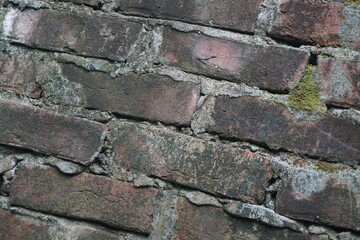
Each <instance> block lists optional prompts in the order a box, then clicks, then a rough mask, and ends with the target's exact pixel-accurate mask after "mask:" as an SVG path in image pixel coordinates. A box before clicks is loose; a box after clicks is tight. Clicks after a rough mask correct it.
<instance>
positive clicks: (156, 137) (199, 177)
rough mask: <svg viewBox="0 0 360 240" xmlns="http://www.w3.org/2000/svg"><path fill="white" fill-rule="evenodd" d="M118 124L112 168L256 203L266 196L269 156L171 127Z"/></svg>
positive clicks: (269, 170) (268, 179)
mask: <svg viewBox="0 0 360 240" xmlns="http://www.w3.org/2000/svg"><path fill="white" fill-rule="evenodd" d="M114 124H115V126H116V127H115V126H114V128H113V130H112V131H117V133H116V140H115V143H114V144H115V147H114V150H115V153H116V156H115V160H114V163H113V164H115V165H116V166H114V167H119V166H120V167H123V168H125V169H130V170H134V171H138V172H142V173H145V174H148V175H153V176H156V177H159V178H163V179H165V180H168V181H171V182H176V183H179V184H182V185H184V186H188V187H192V188H197V189H200V190H203V191H206V192H209V193H212V194H217V195H221V196H227V197H230V198H236V199H242V200H244V201H248V202H252V203H254V202H258V203H259V202H262V201H263V200H264V197H265V188H266V187H267V186H268V184H269V181H270V179H271V177H272V174H273V172H272V169H271V167H270V164H269V161H268V160H269V159H267V158H265V157H263V156H260V155H256V154H254V153H251V152H250V151H243V150H239V149H235V148H232V147H228V146H225V145H222V144H216V143H213V142H206V141H203V140H199V139H196V138H193V137H189V136H187V135H184V134H179V133H176V132H172V131H168V130H162V129H157V128H154V127H149V126H142V125H136V124H129V123H114ZM115 129H116V130H115Z"/></svg>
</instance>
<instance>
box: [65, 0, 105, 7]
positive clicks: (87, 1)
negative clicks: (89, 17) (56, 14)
mask: <svg viewBox="0 0 360 240" xmlns="http://www.w3.org/2000/svg"><path fill="white" fill-rule="evenodd" d="M59 1H60V2H71V3H74V4H77V5H87V6H91V7H94V8H99V7H100V5H101V3H102V2H103V1H102V0H59Z"/></svg>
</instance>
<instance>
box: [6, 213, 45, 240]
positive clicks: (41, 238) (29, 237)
mask: <svg viewBox="0 0 360 240" xmlns="http://www.w3.org/2000/svg"><path fill="white" fill-rule="evenodd" d="M0 223H1V224H0V239H1V240H19V239H21V240H48V239H51V234H50V227H49V226H48V225H46V224H44V223H41V222H39V221H36V220H33V219H29V218H25V217H20V216H17V215H14V214H12V213H11V212H10V211H6V210H2V209H0Z"/></svg>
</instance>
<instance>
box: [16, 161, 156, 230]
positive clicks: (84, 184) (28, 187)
mask: <svg viewBox="0 0 360 240" xmlns="http://www.w3.org/2000/svg"><path fill="white" fill-rule="evenodd" d="M59 196H61V197H59ZM159 201H160V192H159V191H158V190H156V189H153V188H135V187H133V186H132V185H131V184H129V183H125V182H120V181H116V180H113V179H110V178H107V177H104V176H97V175H91V174H87V173H82V174H80V175H76V176H68V175H63V174H61V173H60V172H58V171H57V170H55V169H53V168H45V167H36V166H35V167H29V166H21V167H20V168H19V169H18V170H17V171H16V177H15V178H14V180H13V182H12V186H11V194H10V204H11V205H13V206H21V207H26V208H30V209H33V210H37V211H42V212H48V213H52V214H55V215H61V216H66V217H73V218H77V219H83V220H90V221H96V222H101V223H104V224H107V225H109V226H112V227H115V228H120V229H125V230H131V231H136V232H140V233H150V231H151V224H152V218H153V214H154V212H155V210H156V204H158V203H159Z"/></svg>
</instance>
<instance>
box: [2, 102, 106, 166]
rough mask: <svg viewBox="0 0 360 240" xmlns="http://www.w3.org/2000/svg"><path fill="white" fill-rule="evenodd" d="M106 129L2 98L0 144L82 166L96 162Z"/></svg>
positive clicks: (92, 123)
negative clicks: (77, 163) (55, 157)
mask: <svg viewBox="0 0 360 240" xmlns="http://www.w3.org/2000/svg"><path fill="white" fill-rule="evenodd" d="M106 131H107V126H106V125H103V124H100V123H97V122H93V121H89V120H85V119H80V118H75V117H68V116H62V115H58V114H55V113H53V112H50V111H47V110H42V109H38V108H34V107H32V106H30V105H26V104H22V103H19V102H15V101H10V100H3V99H0V132H1V134H0V143H1V144H5V145H11V146H17V147H21V148H25V149H30V150H34V151H36V152H40V153H44V154H47V155H53V156H57V157H60V158H63V159H67V160H70V161H74V162H79V163H82V164H89V163H91V162H93V161H94V159H95V157H96V156H97V154H98V153H99V150H100V147H101V141H102V138H103V137H104V135H105V133H106Z"/></svg>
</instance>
